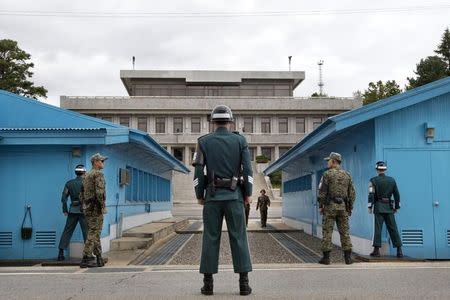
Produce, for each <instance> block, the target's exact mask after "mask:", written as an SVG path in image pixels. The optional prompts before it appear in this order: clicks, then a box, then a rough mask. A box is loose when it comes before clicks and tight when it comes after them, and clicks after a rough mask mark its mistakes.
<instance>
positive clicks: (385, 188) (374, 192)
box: [369, 161, 403, 258]
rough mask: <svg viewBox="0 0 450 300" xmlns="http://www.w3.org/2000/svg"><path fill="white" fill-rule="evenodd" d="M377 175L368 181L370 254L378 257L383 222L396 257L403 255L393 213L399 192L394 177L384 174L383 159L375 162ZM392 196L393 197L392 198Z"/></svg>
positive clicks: (396, 208) (397, 206)
mask: <svg viewBox="0 0 450 300" xmlns="http://www.w3.org/2000/svg"><path fill="white" fill-rule="evenodd" d="M375 168H376V170H377V173H378V176H376V177H373V178H371V179H370V182H369V213H372V212H373V214H374V230H375V232H374V235H373V252H372V253H370V256H375V257H379V256H380V247H381V230H382V229H383V222H384V223H386V227H387V229H388V231H389V236H390V237H391V240H392V244H393V245H394V247H397V257H399V258H401V257H403V252H402V241H401V239H400V235H399V234H398V230H397V224H396V222H395V217H394V214H395V213H396V212H397V210H398V209H400V193H399V192H398V188H397V183H396V182H395V179H394V178H392V177H389V176H386V175H385V172H386V170H387V165H386V163H385V162H383V161H379V162H377V164H376V167H375ZM392 196H393V197H394V199H392Z"/></svg>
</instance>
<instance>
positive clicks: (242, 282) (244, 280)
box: [239, 272, 252, 296]
mask: <svg viewBox="0 0 450 300" xmlns="http://www.w3.org/2000/svg"><path fill="white" fill-rule="evenodd" d="M239 293H240V295H241V296H247V295H250V294H251V293H252V288H251V287H250V286H249V285H248V273H247V272H245V273H239Z"/></svg>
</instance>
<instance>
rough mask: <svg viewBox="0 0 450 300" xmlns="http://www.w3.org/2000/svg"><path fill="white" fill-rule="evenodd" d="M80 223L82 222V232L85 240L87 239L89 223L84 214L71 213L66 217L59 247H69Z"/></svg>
mask: <svg viewBox="0 0 450 300" xmlns="http://www.w3.org/2000/svg"><path fill="white" fill-rule="evenodd" d="M78 223H80V227H81V232H82V233H83V240H84V241H86V238H87V224H86V219H85V217H84V214H72V213H69V214H68V215H67V219H66V226H65V227H64V231H63V233H62V235H61V240H60V241H59V249H67V248H68V247H69V243H70V239H71V238H72V235H73V232H74V230H75V228H76V227H77V224H78Z"/></svg>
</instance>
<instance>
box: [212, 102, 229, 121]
mask: <svg viewBox="0 0 450 300" xmlns="http://www.w3.org/2000/svg"><path fill="white" fill-rule="evenodd" d="M233 120H234V119H233V112H232V111H231V109H230V108H229V107H228V106H226V105H217V106H216V107H214V109H213V111H212V112H211V121H213V122H233Z"/></svg>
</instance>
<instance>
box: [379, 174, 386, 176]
mask: <svg viewBox="0 0 450 300" xmlns="http://www.w3.org/2000/svg"><path fill="white" fill-rule="evenodd" d="M378 176H386V174H384V173H380V174H378Z"/></svg>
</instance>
